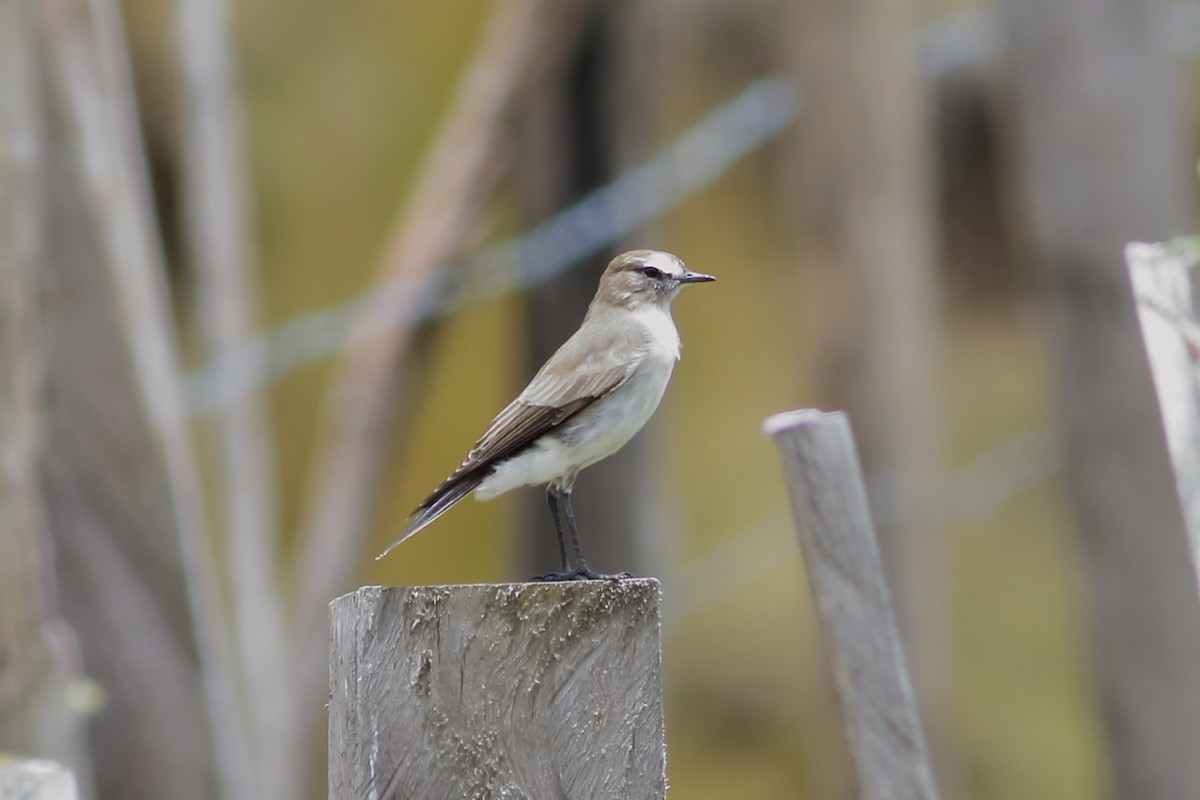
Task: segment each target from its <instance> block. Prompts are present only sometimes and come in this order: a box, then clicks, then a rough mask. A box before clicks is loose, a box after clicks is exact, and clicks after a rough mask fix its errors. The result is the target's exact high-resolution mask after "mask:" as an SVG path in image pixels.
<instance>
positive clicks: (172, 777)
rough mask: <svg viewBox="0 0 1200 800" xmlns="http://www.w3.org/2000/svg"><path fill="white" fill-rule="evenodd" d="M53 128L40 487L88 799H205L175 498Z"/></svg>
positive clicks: (207, 758) (208, 786) (202, 733)
mask: <svg viewBox="0 0 1200 800" xmlns="http://www.w3.org/2000/svg"><path fill="white" fill-rule="evenodd" d="M48 127H49V131H48V136H47V142H48V147H49V157H48V159H47V162H48V163H47V228H48V235H47V259H46V262H47V263H46V270H45V276H44V281H43V284H42V287H41V289H42V293H43V298H44V304H45V323H46V339H47V346H46V350H47V353H46V382H47V389H48V392H47V394H48V402H47V403H46V413H47V417H48V419H47V424H46V429H47V437H46V439H47V441H46V445H45V457H44V459H43V487H44V491H45V494H46V499H47V508H48V512H49V513H48V518H49V525H50V529H51V531H52V534H53V538H54V542H55V550H56V555H57V558H56V567H57V571H58V585H59V587H60V592H61V595H62V605H63V611H64V614H65V615H66V617H67V619H68V620H69V621H70V622H71V623H72V624H73V625H74V627H75V629H76V630H77V631H78V632H79V639H80V645H81V648H82V651H83V662H84V666H85V668H86V671H87V673H88V675H89V676H91V677H92V678H93V679H95V680H96V681H97V682H98V683H99V685H100V686H101V687H103V691H104V698H105V699H104V704H103V708H102V709H101V711H100V713H99V714H98V715H97V716H96V717H95V719H94V720H93V721H92V724H91V729H90V744H91V750H92V757H93V761H94V768H95V779H96V790H97V795H98V796H99V797H105V798H107V797H113V798H121V800H139V798H144V799H145V800H209V799H210V798H213V797H216V796H217V783H216V776H215V770H214V763H213V753H212V749H211V740H210V738H209V732H208V717H207V714H206V709H205V703H204V699H203V694H202V689H201V684H200V677H199V664H198V660H197V656H196V651H195V644H194V638H193V634H192V630H191V621H190V615H189V613H188V605H187V600H186V597H185V593H184V576H183V570H182V568H181V562H180V555H179V546H178V540H177V538H176V537H174V536H173V535H172V534H171V533H170V531H171V530H172V525H173V522H172V511H171V500H170V495H169V491H168V488H167V485H166V479H165V477H164V473H163V466H162V463H161V460H160V458H159V457H158V454H157V453H156V451H155V447H154V445H153V442H152V440H151V435H150V433H149V429H148V427H147V421H146V418H145V415H144V413H143V411H142V408H143V404H142V402H141V400H140V399H139V398H138V397H137V395H136V392H135V390H134V383H133V377H132V374H131V366H130V362H129V356H128V350H127V349H126V347H125V345H124V342H123V339H122V334H121V330H120V325H119V322H118V320H117V318H116V314H115V311H114V306H113V304H112V297H111V291H110V288H109V282H108V280H107V276H106V272H105V270H104V269H103V265H102V263H101V260H100V259H101V256H100V255H98V254H99V252H100V246H99V244H98V242H97V237H96V234H95V231H94V229H93V227H92V224H91V222H90V219H89V214H88V210H87V209H86V208H85V207H84V205H83V203H82V201H81V189H80V186H79V183H78V179H77V177H76V173H75V171H74V165H73V159H72V157H71V155H70V153H69V146H68V145H67V143H66V140H65V137H66V133H65V131H64V130H63V129H62V126H61V123H57V122H56V119H55V117H54V115H51V119H50V121H49V125H48ZM134 763H136V765H137V768H136V769H133V768H131V765H132V764H134Z"/></svg>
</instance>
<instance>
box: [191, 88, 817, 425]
mask: <svg viewBox="0 0 1200 800" xmlns="http://www.w3.org/2000/svg"><path fill="white" fill-rule="evenodd" d="M800 107H801V103H800V96H799V92H798V91H797V89H796V87H795V85H794V84H793V83H792V82H791V81H790V80H788V79H786V78H783V77H778V76H773V77H768V78H763V79H760V80H758V81H756V82H755V83H753V84H751V85H750V86H749V87H748V88H746V89H745V90H744V91H742V93H741V94H739V95H738V96H737V97H735V98H734V99H732V100H730V101H729V102H727V103H725V104H724V105H721V106H719V107H718V108H717V109H716V110H714V111H713V112H711V113H710V114H709V115H708V116H707V117H705V118H704V119H703V120H701V121H700V122H699V123H698V124H696V125H695V127H693V128H692V129H691V130H689V131H688V132H687V133H685V134H684V135H683V136H682V137H681V138H680V139H678V140H677V141H676V142H675V143H674V144H673V145H671V146H670V147H669V148H667V150H666V151H664V152H663V153H662V154H661V155H659V156H658V157H657V158H655V159H654V160H653V161H651V162H649V163H647V164H645V165H643V166H641V167H638V168H636V169H634V170H631V171H630V172H627V173H625V174H623V175H621V176H620V177H618V178H617V179H616V180H614V181H613V182H612V183H610V184H608V185H606V186H604V187H602V188H600V189H597V190H596V191H594V192H591V193H590V194H588V195H587V196H585V197H584V198H583V199H582V200H580V201H579V202H578V203H576V204H575V205H573V206H571V207H569V208H567V209H565V210H563V211H561V212H560V213H558V214H557V215H555V216H553V217H551V218H550V219H549V220H547V221H546V222H544V223H542V224H541V225H539V226H537V227H536V228H534V229H533V230H532V231H531V232H529V233H528V234H527V235H525V236H522V237H520V238H517V239H512V240H509V241H506V242H501V243H499V244H496V245H493V246H491V247H487V248H484V249H483V250H481V251H480V252H479V253H477V254H475V255H474V256H472V257H469V258H468V259H466V261H465V262H464V263H462V264H461V265H460V266H459V267H457V268H455V269H444V270H441V271H440V275H441V276H443V277H442V278H441V279H440V280H438V281H435V282H433V283H430V282H428V281H426V282H423V283H420V284H417V283H414V282H412V281H409V280H397V281H392V282H390V283H387V284H384V285H383V286H381V287H379V288H378V289H375V290H373V291H371V292H367V293H365V294H362V295H359V296H358V297H355V298H353V299H351V300H349V301H347V302H344V303H341V304H339V305H335V306H330V307H328V308H324V309H321V310H319V311H315V312H312V313H310V314H305V315H303V316H300V317H297V318H296V319H293V320H291V321H289V322H286V323H284V324H283V325H281V326H280V327H278V328H276V329H275V330H272V331H269V332H267V333H264V334H262V335H260V336H258V337H256V338H254V339H253V340H251V341H250V342H248V343H246V344H245V345H243V346H242V347H239V348H237V349H234V350H231V351H230V352H228V353H225V354H223V355H221V356H219V357H217V358H215V359H213V360H212V361H211V362H209V363H208V364H207V365H205V366H204V367H201V368H200V369H197V370H195V371H194V372H191V373H188V374H186V375H184V376H183V377H182V379H181V380H182V384H183V395H184V399H185V405H186V410H187V414H188V415H189V416H196V415H201V414H208V413H212V412H214V411H217V410H219V409H220V408H222V407H223V406H225V405H226V404H228V403H230V402H232V401H233V400H235V399H237V398H238V397H241V396H242V395H244V394H245V393H247V392H252V391H256V390H258V389H261V388H262V387H264V386H266V385H268V384H270V383H272V382H273V381H275V380H278V379H279V378H280V377H282V376H283V375H285V374H287V373H288V372H290V371H291V370H293V369H296V368H297V367H299V366H302V365H304V364H308V363H311V362H313V361H317V360H319V359H322V358H325V357H328V356H331V355H333V354H335V353H337V352H339V351H341V350H342V349H343V347H345V346H346V344H347V335H348V333H349V332H350V330H351V328H352V326H353V324H354V322H355V321H356V320H358V319H359V318H360V317H361V312H362V311H363V310H364V309H365V308H366V307H368V305H371V304H374V303H376V302H386V303H388V304H389V305H391V306H392V307H394V308H395V313H394V314H392V315H391V316H390V317H384V318H382V319H381V320H380V322H379V323H377V324H376V325H375V326H374V327H371V328H369V329H359V330H358V331H356V336H358V335H361V336H362V337H364V338H366V337H370V336H373V335H376V334H378V333H381V332H382V331H383V330H387V329H391V328H394V327H400V326H404V325H415V324H419V323H421V322H423V321H425V320H428V319H431V318H433V317H437V316H442V315H446V314H449V313H451V312H453V311H456V310H458V309H460V308H462V307H463V306H465V305H468V304H470V303H474V302H478V301H479V300H482V299H485V298H489V297H495V296H497V295H500V294H504V293H505V292H510V291H513V290H516V289H525V288H529V287H532V286H536V285H538V284H541V283H544V282H546V281H548V280H549V279H550V278H553V277H554V276H556V275H558V274H560V273H562V272H564V271H566V270H567V269H569V268H571V267H572V266H575V265H577V264H580V263H582V262H583V261H584V260H585V259H587V258H588V257H590V256H592V255H595V254H596V253H598V252H600V251H601V250H602V249H603V248H604V247H605V246H607V245H608V244H610V243H611V242H614V241H616V240H619V239H621V238H622V237H624V236H626V235H628V234H629V233H631V232H632V231H634V230H635V229H636V228H638V227H641V226H643V225H645V224H647V223H649V222H651V221H653V220H655V219H656V218H658V217H659V216H661V215H662V214H663V213H665V212H666V211H669V210H670V209H671V208H674V207H675V206H676V205H678V204H679V203H680V202H682V201H683V200H684V199H686V198H687V197H689V196H690V195H691V194H693V193H695V192H696V191H697V190H699V189H701V188H703V187H705V186H707V185H708V184H710V183H712V182H713V181H714V180H716V179H717V178H719V177H720V176H721V175H723V174H724V173H725V172H726V171H727V170H728V169H729V168H730V167H731V166H732V165H733V164H734V163H736V162H737V161H738V160H740V159H741V158H742V157H743V156H745V155H747V154H748V153H750V152H753V151H754V150H756V149H757V148H759V147H760V146H762V145H763V144H764V143H765V142H767V141H769V140H771V139H772V138H773V137H775V136H776V135H777V134H779V133H780V132H781V131H782V130H783V129H784V128H786V127H787V126H788V125H789V124H790V123H791V122H792V121H793V120H795V119H796V117H797V116H798V115H799V113H800ZM452 273H453V274H454V275H455V276H456V277H455V279H454V280H453V281H450V280H448V279H447V278H446V277H445V276H447V275H449V274H452Z"/></svg>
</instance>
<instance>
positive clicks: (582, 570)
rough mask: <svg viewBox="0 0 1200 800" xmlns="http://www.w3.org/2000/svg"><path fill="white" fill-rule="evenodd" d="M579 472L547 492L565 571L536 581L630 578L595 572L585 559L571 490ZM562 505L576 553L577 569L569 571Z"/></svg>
mask: <svg viewBox="0 0 1200 800" xmlns="http://www.w3.org/2000/svg"><path fill="white" fill-rule="evenodd" d="M577 474H578V473H577V472H574V471H573V472H569V473H567V474H566V475H564V476H563V477H562V478H559V479H558V480H557V481H555V482H554V483H552V484H550V488H548V489H547V490H546V494H547V496H548V497H549V498H550V513H551V514H553V515H554V530H555V532H556V533H557V534H558V552H559V555H560V556H561V558H562V565H563V571H562V572H551V573H550V574H548V575H539V576H537V577H536V578H534V580H537V581H584V580H587V581H595V580H610V581H615V580H621V579H622V578H628V577H629V573H628V572H621V573H618V574H616V575H604V574H601V573H599V572H593V571H592V568H591V567H589V566H588V563H587V559H586V558H584V557H583V547H582V546H580V544H579V530H578V529H577V528H576V527H575V509H573V508H571V489H573V488H574V486H575V476H576V475H577ZM559 503H561V504H562V507H563V510H564V511H566V512H567V530H569V531H570V532H571V549H572V550H574V551H575V568H574V569H568V567H567V549H566V545H565V543H564V542H563V535H562V524H561V522H560V520H559V516H558V504H559Z"/></svg>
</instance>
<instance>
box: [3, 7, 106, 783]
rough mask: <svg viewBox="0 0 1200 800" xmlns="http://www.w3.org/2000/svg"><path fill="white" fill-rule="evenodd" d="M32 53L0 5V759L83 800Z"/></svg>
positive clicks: (23, 27) (24, 26)
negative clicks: (55, 472)
mask: <svg viewBox="0 0 1200 800" xmlns="http://www.w3.org/2000/svg"><path fill="white" fill-rule="evenodd" d="M34 54H35V49H34V43H33V26H32V18H31V5H30V3H28V2H26V0H0V750H7V751H13V752H18V753H24V754H26V755H31V756H39V757H42V758H53V759H56V760H59V761H62V762H63V763H65V764H67V765H68V766H69V767H71V768H72V769H74V770H75V771H76V772H77V773H78V774H79V776H80V779H81V780H80V782H81V785H82V788H83V794H84V795H85V796H90V794H91V791H90V781H89V780H88V777H87V776H88V772H89V770H88V761H87V752H86V748H85V746H84V744H83V723H82V720H81V719H80V717H79V715H78V714H77V713H76V712H75V711H74V710H73V709H72V708H71V705H70V702H69V699H68V691H69V688H70V685H71V682H72V681H74V680H75V679H76V678H77V677H78V671H79V657H78V650H77V647H76V642H75V637H74V635H73V634H72V632H71V630H70V628H69V627H68V626H67V625H66V623H64V622H63V621H62V620H61V619H60V618H58V616H57V609H56V608H55V607H54V605H55V604H54V598H53V594H54V592H53V585H54V571H53V569H52V567H51V563H50V561H51V559H50V551H49V543H48V541H47V539H46V520H45V516H44V505H43V498H42V494H41V490H40V487H39V485H38V464H39V458H40V456H41V445H42V436H41V434H42V415H41V412H40V408H41V403H42V397H41V361H42V358H43V356H42V347H41V341H40V339H41V335H40V334H41V330H40V325H39V320H38V293H37V271H38V270H39V268H40V267H41V265H42V257H43V253H42V223H43V215H42V183H43V181H42V169H41V167H42V156H43V152H42V146H41V140H42V131H41V124H40V123H41V120H40V116H41V114H40V112H41V109H40V107H39V105H40V104H39V97H38V95H39V91H38V89H39V79H38V69H37V60H36V58H35V56H34ZM0 793H3V792H2V790H0Z"/></svg>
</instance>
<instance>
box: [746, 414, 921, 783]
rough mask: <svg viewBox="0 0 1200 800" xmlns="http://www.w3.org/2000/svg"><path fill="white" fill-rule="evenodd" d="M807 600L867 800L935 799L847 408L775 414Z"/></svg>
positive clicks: (770, 424) (770, 429) (773, 431)
mask: <svg viewBox="0 0 1200 800" xmlns="http://www.w3.org/2000/svg"><path fill="white" fill-rule="evenodd" d="M764 428H765V430H766V431H767V433H769V434H770V435H771V436H772V437H773V438H774V439H775V442H776V444H777V445H778V446H779V450H780V454H781V456H782V459H783V467H784V473H785V478H786V480H787V484H788V494H789V496H790V497H791V501H792V511H793V514H794V516H795V519H796V531H797V533H798V534H799V537H800V550H801V552H802V554H803V556H804V564H805V568H806V569H807V572H808V579H809V585H810V587H811V588H812V593H813V601H814V603H815V605H816V609H817V614H818V616H819V618H820V622H821V630H822V633H823V636H824V638H825V640H826V644H827V646H828V648H829V660H830V663H831V664H832V666H833V674H834V680H835V683H836V687H837V693H838V696H839V698H840V700H841V706H842V714H843V716H844V717H845V720H846V732H847V737H848V739H849V742H850V750H851V752H852V753H853V756H854V761H855V766H856V768H857V770H858V779H859V786H860V791H861V797H862V798H864V800H885V798H886V800H936V798H937V796H938V795H937V789H936V787H935V786H934V782H933V773H932V770H931V769H930V767H929V757H928V755H927V754H926V748H925V736H924V733H923V732H922V731H921V722H920V718H919V715H918V714H917V706H916V701H915V699H914V697H913V690H912V685H911V683H910V681H909V677H908V671H907V669H906V668H905V665H904V653H903V651H902V649H901V647H900V636H899V633H898V631H897V628H896V617H895V613H894V612H893V610H892V604H891V598H890V596H889V594H888V590H887V584H886V583H885V582H884V578H883V568H882V566H881V564H880V559H879V548H878V545H877V544H876V541H875V531H874V527H873V525H872V523H871V514H870V511H869V510H868V507H867V498H866V492H865V491H864V489H863V484H862V472H861V470H860V468H859V464H858V457H857V455H856V454H855V450H854V436H853V434H852V433H851V431H850V422H849V420H848V419H847V418H846V415H845V414H842V413H840V412H835V413H832V414H826V413H822V412H820V411H815V410H803V411H793V412H790V413H786V414H777V415H775V416H773V417H770V418H768V419H767V421H766V423H765V424H764Z"/></svg>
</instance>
